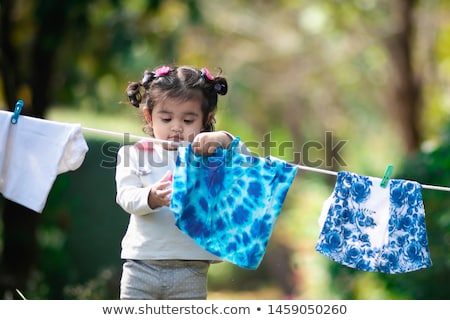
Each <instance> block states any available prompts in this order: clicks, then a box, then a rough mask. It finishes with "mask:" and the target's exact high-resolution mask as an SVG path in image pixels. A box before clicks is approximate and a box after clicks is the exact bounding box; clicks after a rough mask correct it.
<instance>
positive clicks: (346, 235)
mask: <svg viewBox="0 0 450 320" xmlns="http://www.w3.org/2000/svg"><path fill="white" fill-rule="evenodd" d="M380 182H381V179H380V178H374V177H367V176H360V175H357V174H355V173H350V172H345V171H341V172H339V173H338V176H337V180H336V185H335V188H334V191H333V193H332V194H331V196H330V197H329V198H328V199H327V200H326V201H325V202H324V205H323V209H322V213H321V215H320V218H319V225H320V226H321V231H320V235H319V238H318V241H317V244H316V247H315V249H316V251H318V252H319V253H321V254H323V255H325V256H326V257H328V258H330V259H331V260H333V261H335V262H337V263H340V264H342V265H345V266H348V267H351V268H356V269H360V270H363V271H374V272H384V273H390V274H397V273H405V272H410V271H415V270H418V269H422V268H427V267H429V266H431V264H432V263H431V259H430V252H429V248H428V239H427V232H426V225H425V209H424V204H423V201H422V194H421V189H422V187H421V185H420V184H419V183H417V182H414V181H408V180H400V179H390V180H389V184H388V186H387V187H386V188H383V187H381V186H380Z"/></svg>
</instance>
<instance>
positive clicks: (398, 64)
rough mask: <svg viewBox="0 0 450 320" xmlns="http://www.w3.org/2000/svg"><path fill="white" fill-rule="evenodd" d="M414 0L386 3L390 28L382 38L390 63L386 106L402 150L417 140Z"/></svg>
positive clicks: (418, 94)
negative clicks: (385, 36)
mask: <svg viewBox="0 0 450 320" xmlns="http://www.w3.org/2000/svg"><path fill="white" fill-rule="evenodd" d="M415 3H416V1H415V0H395V1H392V2H390V4H391V8H392V10H393V19H392V23H393V25H394V30H393V32H392V35H391V36H390V37H388V39H387V41H386V47H387V49H388V52H389V55H390V62H391V70H390V71H391V76H392V82H391V84H392V85H391V93H390V101H391V102H390V106H391V107H392V112H393V116H394V118H395V122H396V125H397V126H398V129H399V132H400V134H401V137H402V141H404V143H405V146H406V152H408V153H412V152H414V151H416V150H417V149H418V148H419V146H420V142H421V136H420V121H419V120H420V111H421V109H422V97H421V83H420V81H419V79H418V77H417V76H416V74H415V73H414V69H413V57H412V44H411V43H412V40H413V36H414V34H413V33H414V32H413V12H414V5H415Z"/></svg>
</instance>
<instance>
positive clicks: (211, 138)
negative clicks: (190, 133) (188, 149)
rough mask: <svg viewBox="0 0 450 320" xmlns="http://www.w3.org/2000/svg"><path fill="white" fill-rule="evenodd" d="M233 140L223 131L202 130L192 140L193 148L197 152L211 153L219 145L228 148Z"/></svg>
mask: <svg viewBox="0 0 450 320" xmlns="http://www.w3.org/2000/svg"><path fill="white" fill-rule="evenodd" d="M231 141H232V138H231V136H230V135H228V134H227V133H225V132H223V131H214V132H201V133H199V134H198V135H196V136H195V138H194V141H192V148H193V150H194V152H195V153H199V154H203V155H210V154H213V153H214V151H216V149H217V148H218V147H222V148H224V149H227V148H228V146H229V145H230V143H231Z"/></svg>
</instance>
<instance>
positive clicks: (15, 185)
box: [0, 111, 88, 213]
mask: <svg viewBox="0 0 450 320" xmlns="http://www.w3.org/2000/svg"><path fill="white" fill-rule="evenodd" d="M12 115H13V113H12V112H7V111H0V150H1V153H0V192H1V193H2V194H3V196H4V197H5V198H7V199H9V200H11V201H14V202H16V203H19V204H21V205H23V206H25V207H27V208H29V209H31V210H34V211H36V212H39V213H41V212H42V210H43V209H44V207H45V204H46V202H47V198H48V194H49V193H50V190H51V188H52V186H53V183H54V181H55V179H56V177H57V175H58V174H61V173H64V172H67V171H73V170H76V169H78V168H79V167H80V166H81V164H82V163H83V161H84V158H85V155H86V152H87V151H88V146H87V143H86V140H85V139H84V137H83V135H82V133H81V125H79V124H67V123H61V122H54V121H49V120H44V119H38V118H33V117H27V116H20V117H19V119H18V122H17V123H16V124H11V122H10V121H11V116H12Z"/></svg>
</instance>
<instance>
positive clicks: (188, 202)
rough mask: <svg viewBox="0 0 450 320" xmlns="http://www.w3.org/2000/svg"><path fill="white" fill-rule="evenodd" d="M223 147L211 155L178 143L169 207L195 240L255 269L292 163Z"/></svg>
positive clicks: (292, 174) (290, 177) (288, 182)
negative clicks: (194, 150) (202, 154)
mask: <svg viewBox="0 0 450 320" xmlns="http://www.w3.org/2000/svg"><path fill="white" fill-rule="evenodd" d="M238 142H239V138H236V139H235V140H233V142H232V144H231V145H230V147H229V149H227V150H224V149H221V148H218V149H217V150H216V152H215V154H213V155H212V156H201V155H198V154H195V153H194V152H193V150H192V147H191V145H189V146H187V147H180V148H179V151H178V158H177V163H176V168H175V170H174V180H173V194H172V200H171V206H170V208H171V210H172V211H173V212H174V215H175V219H176V225H177V227H178V228H179V229H180V230H181V231H182V232H184V233H185V234H187V235H188V236H190V237H191V238H192V239H194V240H195V241H196V242H197V244H198V245H199V246H201V247H202V248H204V249H205V250H207V251H209V252H211V253H212V254H214V255H216V256H217V257H219V258H221V259H223V260H225V261H228V262H231V263H233V264H236V265H237V266H240V267H242V268H247V269H256V268H257V267H258V266H259V264H260V262H261V260H262V258H263V256H264V253H265V250H266V246H267V243H268V241H269V238H270V236H271V234H272V230H273V228H274V225H275V223H276V220H277V218H278V216H279V214H280V211H281V208H282V205H283V202H284V200H285V197H286V194H287V192H288V190H289V188H290V186H291V184H292V181H293V179H294V178H295V175H296V173H297V167H296V166H293V165H290V164H289V163H287V162H285V161H282V160H280V159H277V158H275V157H272V156H269V157H267V158H259V157H255V156H250V155H243V154H241V153H238V152H236V150H235V147H236V145H237V144H238Z"/></svg>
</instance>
